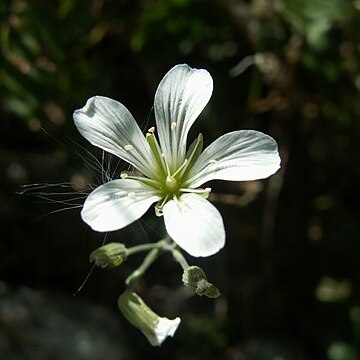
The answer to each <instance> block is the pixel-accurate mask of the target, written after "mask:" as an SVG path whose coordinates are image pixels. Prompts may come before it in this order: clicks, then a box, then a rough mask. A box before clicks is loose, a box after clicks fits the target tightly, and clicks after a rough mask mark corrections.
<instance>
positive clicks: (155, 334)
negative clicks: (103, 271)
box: [118, 291, 181, 346]
mask: <svg viewBox="0 0 360 360" xmlns="http://www.w3.org/2000/svg"><path fill="white" fill-rule="evenodd" d="M118 305H119V309H120V311H121V312H122V313H123V315H124V316H125V318H126V319H127V320H128V321H129V322H130V323H131V324H132V325H133V326H135V327H136V328H137V329H139V330H141V331H142V333H143V334H144V335H145V336H146V337H147V339H148V340H149V342H150V344H151V345H153V346H160V345H161V344H162V343H163V342H164V340H165V339H166V338H167V337H168V336H174V334H175V331H176V329H177V328H178V326H179V324H180V321H181V320H180V318H178V317H177V318H175V319H173V320H170V319H168V318H166V317H160V316H158V315H157V314H156V313H155V312H154V311H152V310H151V309H150V308H149V307H148V306H147V305H146V304H145V303H144V301H143V300H142V299H141V297H140V296H139V295H137V294H136V293H134V292H132V291H125V292H124V293H123V294H122V295H121V296H120V297H119V301H118Z"/></svg>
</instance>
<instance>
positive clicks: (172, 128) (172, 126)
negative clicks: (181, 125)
mask: <svg viewBox="0 0 360 360" xmlns="http://www.w3.org/2000/svg"><path fill="white" fill-rule="evenodd" d="M175 129H176V122H175V121H173V122H172V123H171V130H172V131H174V130H175Z"/></svg>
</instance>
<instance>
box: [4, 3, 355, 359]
mask: <svg viewBox="0 0 360 360" xmlns="http://www.w3.org/2000/svg"><path fill="white" fill-rule="evenodd" d="M359 22H360V2H359V1H357V0H356V1H350V0H349V1H348V0H294V1H285V0H277V1H275V0H273V1H272V0H253V1H241V0H214V1H209V0H208V1H206V0H194V1H190V0H157V1H156V0H154V1H151V0H142V1H129V0H128V1H126V0H119V1H115V0H108V1H106V0H90V1H84V0H80V1H71V0H58V1H55V0H54V1H49V0H46V1H45V0H43V1H31V0H12V1H10V0H9V1H2V2H1V4H0V51H1V56H0V86H1V87H0V101H1V103H0V281H1V283H0V357H1V359H36V360H38V359H125V358H126V359H142V358H148V359H149V358H157V359H170V358H171V359H181V360H183V359H230V360H268V359H269V360H270V359H272V360H275V359H276V360H279V359H286V360H293V359H295V360H297V359H304V360H305V359H306V360H307V359H315V360H319V359H320V360H321V359H329V360H353V359H359V356H360V355H359V354H360V293H359V291H360V289H359V281H360V270H359V258H360V242H359V240H360V239H359V235H360V231H359V230H360V229H359V201H358V199H359V195H358V187H359V180H360V168H359V164H360V162H359V160H360V159H359V157H360V151H359V140H360V138H359V135H360V125H359V124H360V122H359V119H360V93H359V90H360V65H359V59H360V32H359ZM178 63H187V64H189V65H190V66H192V67H196V68H206V69H207V70H208V71H209V72H210V73H211V75H212V76H213V78H214V93H213V96H212V98H211V100H210V103H209V105H208V106H207V108H206V109H205V111H204V112H203V113H202V115H201V116H200V119H199V121H198V122H197V123H196V124H195V125H194V129H193V130H192V132H191V137H192V138H194V137H195V136H196V135H197V134H198V132H200V131H201V132H202V133H203V134H204V139H205V144H209V143H210V142H211V141H212V140H214V139H215V138H216V137H217V136H219V135H221V134H223V133H225V132H228V131H231V130H237V129H256V130H260V131H263V132H266V133H267V134H269V135H271V136H272V137H274V138H275V139H276V140H277V142H278V144H279V149H280V153H281V157H282V168H281V170H280V171H279V172H278V173H277V174H276V175H274V176H272V177H271V178H270V179H268V180H265V181H259V182H248V183H231V182H213V183H212V185H211V186H212V188H213V194H214V195H213V200H214V202H215V205H216V206H217V207H218V208H219V210H220V211H221V213H222V215H223V218H224V222H225V226H226V230H227V244H226V247H225V248H224V249H223V250H222V251H221V252H220V253H219V254H217V255H215V256H213V257H211V258H206V259H196V258H190V257H188V260H189V262H190V263H191V264H197V265H199V266H202V267H203V268H204V269H205V271H206V273H207V275H208V277H209V280H210V281H212V282H214V283H215V284H216V285H217V286H218V287H219V288H220V290H221V291H222V296H221V297H220V298H219V299H217V300H210V299H207V298H195V297H189V294H188V293H187V292H184V289H183V288H182V283H181V269H180V268H179V267H178V266H177V264H175V263H173V262H172V261H171V259H170V258H169V257H168V256H163V257H161V258H160V259H159V261H158V262H157V263H156V264H154V266H153V267H152V268H151V269H150V271H149V272H148V273H147V274H146V276H145V277H144V279H143V281H142V282H141V284H140V286H139V289H138V292H139V293H141V296H142V297H143V298H144V299H145V300H146V302H147V303H149V304H150V305H151V306H152V307H153V308H154V309H155V310H156V311H157V312H158V313H159V314H161V315H163V316H168V317H170V318H172V317H174V316H181V318H182V323H181V325H180V327H179V329H178V331H177V333H176V334H175V337H174V339H168V340H167V341H166V342H165V343H164V344H163V346H162V347H161V348H160V349H153V348H151V347H150V345H148V344H147V340H146V339H145V338H144V337H143V336H142V334H141V333H140V332H138V331H137V330H135V329H133V328H132V327H131V326H130V325H129V324H128V323H127V322H126V320H125V319H124V318H123V317H122V315H121V314H120V313H119V311H118V310H117V307H116V301H117V297H118V296H119V294H120V293H121V292H122V291H123V290H124V289H125V287H124V279H125V278H126V276H127V275H128V274H129V273H130V272H131V270H133V269H135V268H136V266H138V264H139V263H140V262H141V257H134V259H132V258H131V259H129V261H128V262H126V263H125V264H124V265H123V266H121V267H120V268H118V269H115V270H101V269H95V270H94V271H93V272H92V274H91V276H90V277H89V278H88V280H87V282H86V284H85V286H84V287H83V288H82V290H81V291H80V292H78V293H77V295H76V296H75V297H74V296H72V295H73V293H74V292H76V290H77V289H78V288H79V286H80V285H81V284H82V283H83V281H84V279H85V278H86V276H87V274H88V272H89V270H90V267H91V265H90V264H89V262H88V255H89V253H90V251H92V250H93V249H95V248H96V247H98V246H100V245H101V243H102V241H103V240H104V237H103V235H101V234H95V233H93V232H92V231H91V230H90V229H89V228H88V227H87V226H86V225H85V224H83V223H82V221H81V218H80V209H81V204H82V202H83V200H84V198H85V196H86V191H87V190H86V189H87V184H100V183H101V182H102V174H103V172H104V170H103V169H102V166H101V161H102V154H101V152H100V151H98V150H97V149H94V148H93V147H92V146H91V145H90V144H88V143H86V141H85V140H84V139H82V138H81V137H80V135H79V134H78V132H77V130H76V129H75V127H74V125H73V121H72V112H73V111H74V110H75V109H77V108H80V107H82V106H83V105H84V104H85V102H86V100H87V98H89V97H90V96H93V95H106V96H109V97H111V98H114V99H116V100H118V101H120V102H122V103H123V104H125V106H126V107H127V108H128V109H129V110H130V111H131V112H132V114H133V115H134V117H135V118H136V119H137V121H138V123H139V124H140V126H141V127H142V129H144V130H146V129H148V128H149V127H150V126H152V125H153V124H154V117H153V113H152V112H151V107H152V102H153V96H154V93H155V90H156V87H157V85H158V83H159V81H160V80H161V78H162V77H163V75H164V74H165V73H166V72H167V71H168V70H169V69H170V68H171V67H172V66H174V65H175V64H178ZM95 159H98V160H99V161H100V164H99V163H96V160H95ZM102 165H103V167H104V168H105V169H110V170H109V171H110V172H111V171H112V170H115V167H116V166H117V165H118V164H117V159H114V158H111V157H105V159H104V161H103V164H102ZM121 168H122V164H120V165H119V168H118V170H117V172H115V175H118V173H119V172H120V171H119V170H121ZM111 169H112V170H111ZM31 184H32V185H31ZM35 184H39V185H38V186H37V185H35ZM56 184H57V185H56ZM24 185H28V186H27V187H23V186H24ZM29 185H31V186H29ZM79 191H80V193H79ZM62 193H64V194H63V195H61V194H62ZM73 207H74V208H73ZM67 208H72V209H67ZM66 209H67V210H66ZM161 234H162V228H161V221H159V219H157V218H155V217H154V214H153V212H152V211H149V213H148V214H147V216H146V217H145V218H144V219H142V220H141V221H138V222H136V223H135V224H133V225H131V226H129V227H127V228H125V229H123V230H120V231H117V232H115V233H112V234H109V235H108V237H107V239H105V240H106V241H120V242H124V243H126V244H128V245H135V244H141V243H144V242H150V241H156V240H158V239H159V238H160V237H161ZM84 344H85V345H84ZM84 349H85V350H84ZM66 351H67V352H66Z"/></svg>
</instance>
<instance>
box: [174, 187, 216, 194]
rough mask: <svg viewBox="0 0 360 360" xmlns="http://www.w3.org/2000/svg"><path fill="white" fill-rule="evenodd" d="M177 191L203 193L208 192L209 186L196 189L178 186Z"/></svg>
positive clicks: (209, 190)
mask: <svg viewBox="0 0 360 360" xmlns="http://www.w3.org/2000/svg"><path fill="white" fill-rule="evenodd" d="M179 191H181V192H186V193H194V194H203V193H210V192H211V188H210V187H207V188H205V189H202V188H198V189H188V188H180V189H179Z"/></svg>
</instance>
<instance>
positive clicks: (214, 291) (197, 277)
mask: <svg viewBox="0 0 360 360" xmlns="http://www.w3.org/2000/svg"><path fill="white" fill-rule="evenodd" d="M182 281H183V283H184V285H185V286H186V287H188V288H190V289H193V290H194V291H195V292H196V294H197V295H199V296H203V295H205V296H207V297H209V298H213V299H214V298H217V297H219V296H220V295H221V294H220V291H219V289H218V288H217V287H216V286H214V285H213V284H211V283H209V282H208V281H207V278H206V275H205V273H204V271H203V269H201V268H200V267H199V266H189V267H188V268H187V269H185V270H184V272H183V276H182Z"/></svg>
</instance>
